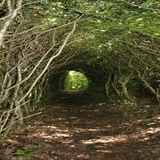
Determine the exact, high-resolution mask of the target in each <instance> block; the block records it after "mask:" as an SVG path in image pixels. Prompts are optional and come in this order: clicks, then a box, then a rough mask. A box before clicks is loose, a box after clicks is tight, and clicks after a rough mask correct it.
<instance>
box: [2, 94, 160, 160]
mask: <svg viewBox="0 0 160 160" xmlns="http://www.w3.org/2000/svg"><path fill="white" fill-rule="evenodd" d="M150 101H151V99H150ZM150 101H149V100H148V99H147V100H146V99H143V100H142V99H140V100H139V102H138V103H137V104H138V105H137V106H135V105H133V104H132V103H127V102H124V104H114V103H110V102H104V101H100V100H97V99H96V98H94V97H92V96H89V95H85V94H84V95H83V94H80V95H78V94H76V93H75V94H68V95H67V94H64V95H63V94H61V95H60V96H59V98H58V99H57V100H55V101H54V102H53V103H52V105H48V106H45V107H43V108H41V111H40V112H41V114H37V115H36V116H33V117H30V118H28V119H26V120H25V124H26V126H25V127H24V128H23V127H21V128H20V129H22V130H21V131H20V130H14V131H12V132H11V133H10V134H9V135H8V136H7V137H6V138H5V140H4V141H3V142H1V144H0V155H1V156H0V157H1V158H0V160H160V108H159V106H158V105H156V104H153V103H152V102H150ZM18 156H19V157H21V158H17V157H18Z"/></svg>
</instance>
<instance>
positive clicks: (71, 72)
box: [42, 61, 106, 101]
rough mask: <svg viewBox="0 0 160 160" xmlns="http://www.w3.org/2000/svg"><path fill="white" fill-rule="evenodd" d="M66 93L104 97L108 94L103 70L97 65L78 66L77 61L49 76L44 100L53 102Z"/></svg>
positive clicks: (81, 64)
mask: <svg viewBox="0 0 160 160" xmlns="http://www.w3.org/2000/svg"><path fill="white" fill-rule="evenodd" d="M66 91H67V92H83V93H86V95H92V96H95V97H96V96H97V97H98V96H102V97H104V96H105V95H106V94H105V84H104V72H103V70H102V69H101V68H100V66H98V65H97V64H95V65H87V64H85V63H83V62H81V63H80V64H78V65H77V63H76V61H75V63H74V61H73V62H72V63H71V64H70V63H68V65H65V66H63V67H62V68H60V69H59V70H57V71H56V72H53V73H52V72H51V73H50V74H49V76H48V82H47V85H46V87H45V88H44V90H43V95H44V96H43V97H44V98H42V99H44V100H46V101H52V99H54V97H57V95H59V94H60V93H61V92H66ZM45 95H47V97H46V96H45Z"/></svg>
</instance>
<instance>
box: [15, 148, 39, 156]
mask: <svg viewBox="0 0 160 160" xmlns="http://www.w3.org/2000/svg"><path fill="white" fill-rule="evenodd" d="M35 154H37V153H36V152H33V151H30V150H29V149H28V148H27V147H24V148H22V149H18V150H16V152H15V155H16V157H17V158H23V157H25V158H28V157H31V156H33V155H35Z"/></svg>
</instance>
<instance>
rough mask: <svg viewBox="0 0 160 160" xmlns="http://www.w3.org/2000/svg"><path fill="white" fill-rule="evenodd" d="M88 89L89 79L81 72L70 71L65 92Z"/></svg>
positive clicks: (66, 79) (65, 81) (65, 82)
mask: <svg viewBox="0 0 160 160" xmlns="http://www.w3.org/2000/svg"><path fill="white" fill-rule="evenodd" d="M87 88H88V79H87V78H86V77H85V75H84V74H83V73H81V72H77V71H69V72H68V74H67V75H66V78H65V80H64V89H65V90H77V91H81V90H86V89H87Z"/></svg>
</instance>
